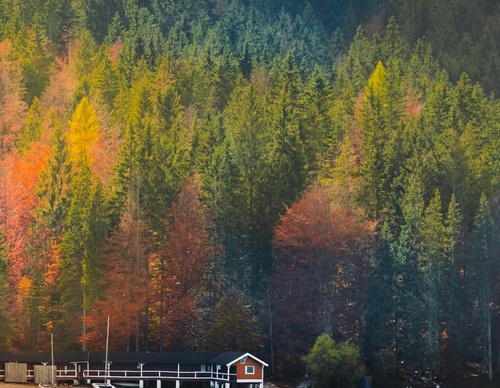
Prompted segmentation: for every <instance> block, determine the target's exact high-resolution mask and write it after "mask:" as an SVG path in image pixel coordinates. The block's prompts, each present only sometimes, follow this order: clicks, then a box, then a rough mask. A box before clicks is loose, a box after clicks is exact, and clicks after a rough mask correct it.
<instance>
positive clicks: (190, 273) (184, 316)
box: [151, 175, 218, 349]
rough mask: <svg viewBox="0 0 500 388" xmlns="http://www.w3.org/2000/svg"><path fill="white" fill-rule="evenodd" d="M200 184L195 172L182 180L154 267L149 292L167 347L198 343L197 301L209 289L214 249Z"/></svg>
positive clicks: (199, 312) (191, 345)
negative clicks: (155, 272)
mask: <svg viewBox="0 0 500 388" xmlns="http://www.w3.org/2000/svg"><path fill="white" fill-rule="evenodd" d="M200 184H201V181H200V177H199V176H197V175H194V176H192V177H189V178H187V179H186V180H185V181H184V184H183V187H182V190H181V192H180V194H179V198H178V199H177V201H176V202H175V203H174V204H173V206H172V222H171V223H170V224H169V225H168V226H167V241H166V243H165V244H164V245H163V246H162V248H161V250H160V253H159V260H158V262H157V263H156V264H157V266H158V265H159V267H157V268H156V269H155V270H156V271H159V272H158V276H157V277H156V278H157V280H156V281H154V282H153V283H152V284H153V287H154V288H153V289H152V290H151V292H152V294H153V298H154V299H155V300H156V303H157V304H158V309H159V314H158V315H159V317H158V318H159V322H158V324H159V328H158V330H159V332H160V336H161V338H162V342H161V343H162V344H164V346H165V348H167V349H183V348H184V349H186V348H193V347H197V346H198V347H199V346H200V340H201V338H200V335H199V334H197V331H198V330H199V327H198V330H197V327H196V323H197V322H199V317H200V315H201V311H200V310H199V309H198V308H197V300H198V299H199V298H200V297H201V294H202V291H204V290H205V291H206V290H208V288H209V285H208V284H207V281H208V278H207V273H208V270H209V264H210V262H211V259H212V258H213V256H214V254H215V253H216V252H217V249H218V248H217V247H216V246H214V245H213V242H212V238H211V236H210V233H209V232H210V222H209V221H208V220H207V219H206V214H205V211H204V207H203V203H202V202H201V199H200V195H201V191H200ZM187 322H190V323H187ZM197 342H198V343H197Z"/></svg>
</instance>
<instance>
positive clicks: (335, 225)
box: [272, 186, 374, 351]
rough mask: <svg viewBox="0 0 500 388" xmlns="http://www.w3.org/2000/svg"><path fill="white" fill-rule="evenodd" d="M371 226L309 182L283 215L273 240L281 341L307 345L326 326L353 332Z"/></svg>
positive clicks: (338, 332) (348, 334)
mask: <svg viewBox="0 0 500 388" xmlns="http://www.w3.org/2000/svg"><path fill="white" fill-rule="evenodd" d="M373 229H374V225H373V224H372V223H369V222H366V221H363V220H362V219H361V218H360V217H359V216H358V215H357V214H356V213H355V212H353V211H352V209H349V208H348V207H346V206H340V205H337V204H336V203H335V202H332V200H331V198H330V197H329V196H328V195H327V189H326V188H325V187H323V186H315V187H313V188H311V189H310V190H309V191H308V192H307V193H306V194H305V195H304V196H303V198H301V199H300V200H299V201H298V202H297V203H295V204H294V205H293V206H292V207H291V208H290V209H289V210H288V211H287V213H286V214H285V215H284V216H283V217H282V219H281V222H280V224H279V225H278V226H277V228H276V230H275V236H274V241H273V246H274V251H275V254H276V257H277V263H276V265H277V274H276V277H275V279H274V281H273V285H272V294H273V298H274V301H275V307H274V315H275V317H276V318H275V326H276V332H277V333H279V334H278V335H277V337H278V338H279V339H278V343H279V342H280V341H281V346H283V347H285V348H286V347H287V346H289V345H290V344H289V338H300V341H298V342H297V343H295V345H294V346H298V347H301V346H302V347H303V350H304V351H307V350H308V348H309V347H310V346H311V345H312V343H313V342H314V339H315V338H316V337H317V336H318V335H319V334H321V333H322V332H326V333H329V334H330V335H332V334H336V335H338V336H340V337H342V338H343V339H351V338H352V336H353V335H355V333H356V332H357V329H358V327H357V326H356V322H359V321H360V319H361V317H360V310H359V307H360V306H361V301H362V290H363V288H364V287H363V284H364V279H365V276H366V271H367V251H368V248H369V247H370V244H371V241H372V237H373V233H374V231H373ZM353 306H357V307H358V308H353ZM301 341H302V343H300V342H301ZM285 350H286V349H285Z"/></svg>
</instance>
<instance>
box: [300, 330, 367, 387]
mask: <svg viewBox="0 0 500 388" xmlns="http://www.w3.org/2000/svg"><path fill="white" fill-rule="evenodd" d="M304 362H305V363H306V366H307V369H308V370H309V371H310V372H311V374H312V376H313V378H314V381H315V383H316V385H317V386H318V387H321V388H323V387H324V388H327V387H338V388H340V387H355V386H356V385H357V384H358V380H359V379H361V377H363V375H364V372H365V369H364V365H363V362H362V360H361V354H360V353H359V351H358V350H357V349H356V347H355V346H353V345H351V344H349V343H347V342H343V343H340V344H337V343H335V341H334V340H333V339H332V338H331V337H330V336H329V335H328V334H322V335H320V336H319V337H318V338H317V339H316V342H315V343H314V346H313V348H312V349H311V351H310V352H309V354H308V355H307V356H305V357H304Z"/></svg>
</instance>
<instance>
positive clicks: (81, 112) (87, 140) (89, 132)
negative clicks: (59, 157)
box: [68, 97, 99, 165]
mask: <svg viewBox="0 0 500 388" xmlns="http://www.w3.org/2000/svg"><path fill="white" fill-rule="evenodd" d="M69 125H70V131H69V138H68V140H69V146H70V147H69V148H70V155H71V161H72V162H73V163H75V164H76V165H79V164H85V163H88V164H91V163H92V160H91V157H90V150H91V149H92V146H93V145H94V144H95V143H96V142H97V141H98V140H99V123H98V119H97V114H96V112H95V110H94V108H93V107H92V105H91V104H90V102H89V100H88V99H87V97H84V98H82V101H81V102H80V104H78V106H77V107H76V110H75V112H74V113H73V116H72V117H71V121H70V122H69Z"/></svg>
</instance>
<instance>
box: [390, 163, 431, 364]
mask: <svg viewBox="0 0 500 388" xmlns="http://www.w3.org/2000/svg"><path fill="white" fill-rule="evenodd" d="M400 206H401V210H402V215H403V222H402V224H401V231H400V234H399V236H398V239H397V243H396V244H397V245H396V255H397V256H396V257H397V260H398V263H399V265H398V267H399V268H400V273H399V274H398V278H397V279H398V286H399V290H400V292H399V295H400V297H399V298H398V300H399V303H398V310H397V315H396V321H397V322H398V326H399V327H398V332H397V334H396V335H397V336H398V337H397V346H396V355H397V360H398V361H399V360H402V361H404V362H405V363H406V364H409V365H412V366H419V364H420V363H421V359H422V339H421V336H422V328H423V324H424V323H423V316H424V315H423V308H424V305H423V300H424V290H423V288H422V285H423V281H422V276H421V272H420V270H419V256H420V252H421V236H420V228H421V223H422V216H423V211H424V199H423V190H422V184H421V180H420V178H419V174H418V173H415V172H414V173H412V174H411V175H409V177H408V181H407V186H406V192H405V193H404V195H403V197H402V198H401V203H400Z"/></svg>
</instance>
